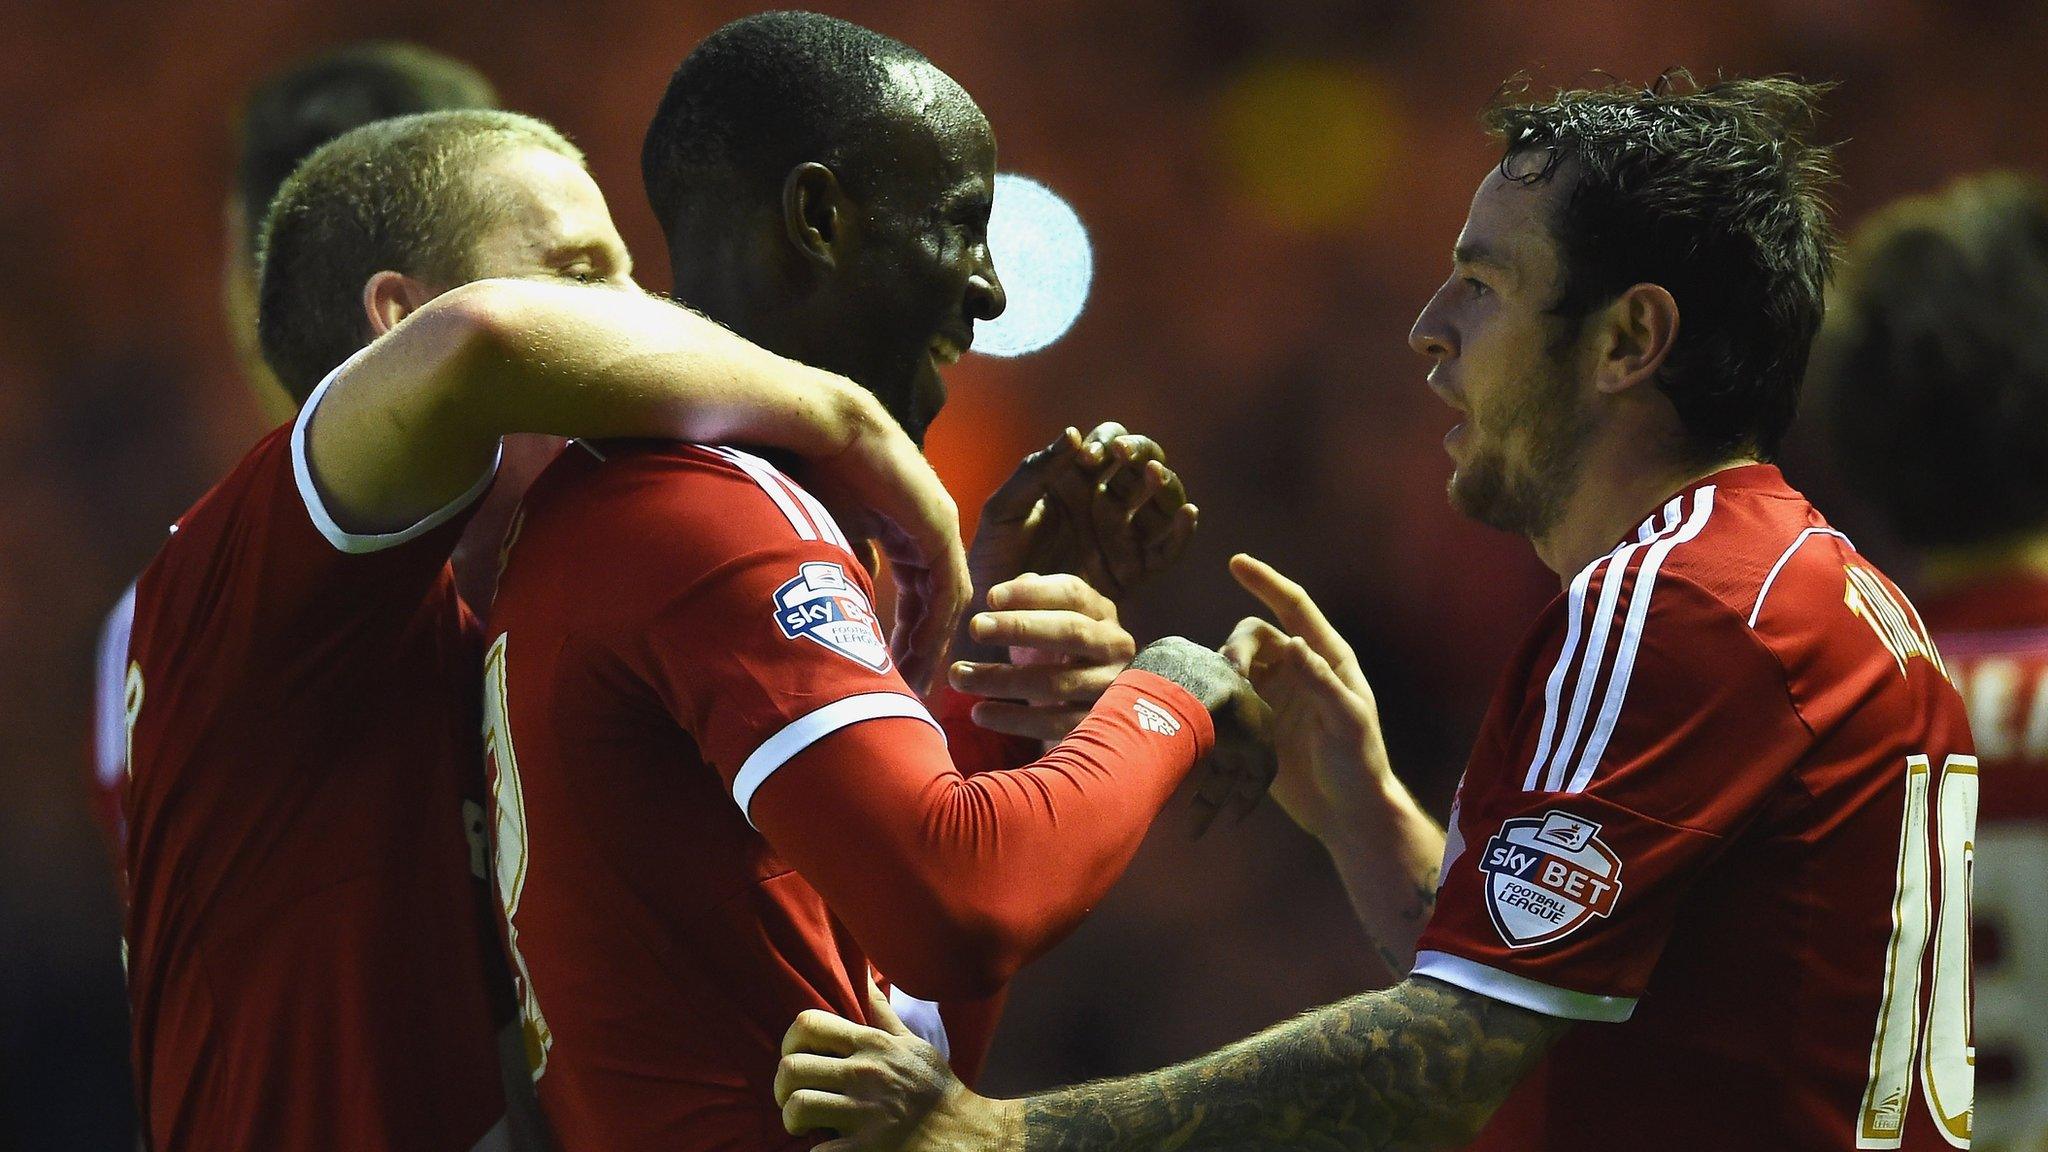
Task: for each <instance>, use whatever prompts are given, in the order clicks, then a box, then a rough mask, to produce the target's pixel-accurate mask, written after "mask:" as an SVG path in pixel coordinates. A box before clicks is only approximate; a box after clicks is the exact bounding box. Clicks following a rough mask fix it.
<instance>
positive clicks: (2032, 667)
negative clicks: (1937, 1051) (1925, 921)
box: [1921, 571, 2048, 1150]
mask: <svg viewBox="0 0 2048 1152" xmlns="http://www.w3.org/2000/svg"><path fill="white" fill-rule="evenodd" d="M1921 599H1922V601H1923V604H1922V608H1923V609H1924V611H1925V613H1926V616H1927V627H1928V628H1929V630H1931V631H1932V632H1933V633H1934V640H1935V643H1937V644H1939V645H1940V646H1941V654H1942V658H1943V659H1944V660H1945V661H1947V663H1948V671H1949V676H1950V677H1951V678H1952V679H1954V680H1955V682H1956V687H1957V689H1959V690H1960V691H1961V692H1962V694H1963V702H1964V703H1965V704H1967V705H1968V706H1969V709H1970V730H1971V732H1972V733H1973V734H1974V736H1975V737H1976V740H1977V756H1978V758H1979V759H1980V760H1981V761H1982V762H1983V766H1982V770H1983V778H1984V807H1983V810H1982V812H1981V813H1980V814H1979V821H1978V827H1977V852H1976V867H1975V873H1974V879H1975V882H1976V886H1975V888H1974V890H1973V903H1974V905H1975V908H1976V917H1977V924H1976V927H1977V949H1976V960H1977V966H1976V976H1977V989H1976V992H1977V997H1976V1004H1977V1018H1976V1025H1977V1070H1978V1091H1977V1099H1978V1104H1979V1107H1978V1110H1977V1126H1976V1137H1977V1139H1976V1146H1977V1147H1978V1148H1980V1149H1993V1150H1997V1149H2020V1148H2026V1149H2038V1148H2048V1030H2043V1029H2042V1027H2041V1011H2042V1006H2043V1005H2044V1004H2048V911H2044V909H2043V907H2042V904H2041V894H2042V893H2043V892H2048V576H2043V575H2039V574H2033V573H2027V572H2023V571H2022V572H2010V573H2007V574H2004V575H2002V576H1996V577H1990V578H1986V579H1984V580H1981V581H1976V582H1973V583H1971V584H1969V585H1966V586H1961V587H1956V588H1952V589H1948V590H1945V591H1943V592H1941V593H1939V594H1937V595H1932V596H1923V597H1922V598H1921Z"/></svg>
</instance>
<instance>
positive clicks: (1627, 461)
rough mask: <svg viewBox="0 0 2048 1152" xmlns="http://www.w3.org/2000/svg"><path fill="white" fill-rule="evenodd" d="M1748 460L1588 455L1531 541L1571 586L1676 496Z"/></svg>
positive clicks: (1630, 453) (1749, 460)
mask: <svg viewBox="0 0 2048 1152" xmlns="http://www.w3.org/2000/svg"><path fill="white" fill-rule="evenodd" d="M1755 462H1756V461H1755V458H1754V457H1752V456H1748V455H1738V456H1730V457H1728V458H1726V459H1717V460H1714V461H1712V462H1711V463H1708V464H1704V465H1701V464H1685V463H1677V462H1672V461H1669V460H1660V459H1646V458H1645V456H1644V454H1643V453H1641V452H1633V451H1616V452H1607V453H1600V452H1594V453H1588V455H1587V462H1586V468H1585V470H1584V472H1582V473H1581V475H1580V477H1579V483H1578V486H1577V487H1576V488H1575V489H1573V491H1572V493H1571V495H1570V496H1568V497H1566V498H1565V502H1564V512H1563V514H1561V515H1560V516H1559V517H1558V519H1557V523H1556V525H1554V526H1553V527H1552V528H1551V530H1550V531H1548V532H1546V533H1544V534H1542V535H1541V536H1535V537H1531V538H1530V543H1531V544H1533V545H1535V547H1536V556H1537V558H1538V559H1540V560H1542V561H1543V564H1544V567H1546V568H1549V569H1550V570H1551V571H1552V572H1555V573H1557V576H1558V580H1559V581H1560V582H1562V583H1566V584H1569V583H1570V582H1571V579H1572V577H1574V576H1576V575H1578V574H1579V570H1580V569H1582V568H1584V567H1585V566H1586V565H1588V564H1591V563H1592V562H1593V561H1594V560H1596V559H1598V558H1599V557H1601V556H1604V555H1606V554H1607V553H1609V552H1611V551H1613V550H1614V546H1615V544H1616V542H1617V541H1620V540H1622V539H1624V538H1625V537H1627V536H1629V535H1631V534H1633V533H1634V532H1635V530H1636V527H1637V525H1640V524H1641V523H1642V522H1643V520H1644V519H1645V518H1646V517H1649V516H1651V515H1653V514H1654V513H1655V512H1656V511H1657V509H1658V508H1659V507H1660V506H1661V505H1663V504H1664V503H1665V502H1667V501H1669V500H1670V499H1671V497H1672V496H1674V495H1676V494H1677V493H1679V492H1681V491H1683V490H1684V489H1686V488H1687V487H1690V486H1691V485H1693V484H1695V483H1698V482H1699V481H1700V480H1703V479H1705V478H1706V477H1708V476H1712V475H1713V474H1714V473H1716V472H1719V471H1721V470H1722V469H1724V468H1733V467H1735V466H1736V465H1739V464H1753V463H1755Z"/></svg>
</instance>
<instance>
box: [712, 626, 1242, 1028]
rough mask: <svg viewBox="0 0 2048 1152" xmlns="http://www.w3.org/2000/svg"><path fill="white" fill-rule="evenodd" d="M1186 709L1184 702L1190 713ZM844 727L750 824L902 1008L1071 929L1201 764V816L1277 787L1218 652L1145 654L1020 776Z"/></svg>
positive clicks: (1238, 685) (922, 727)
mask: <svg viewBox="0 0 2048 1152" xmlns="http://www.w3.org/2000/svg"><path fill="white" fill-rule="evenodd" d="M1190 697H1192V699H1190ZM902 715H903V714H902V713H900V712H892V713H891V714H890V715H887V716H881V717H878V718H875V719H868V720H864V721H862V722H860V723H853V724H848V725H846V726H844V727H841V728H838V729H836V730H834V731H832V732H831V733H830V734H829V735H826V736H824V737H823V738H821V739H819V740H817V742H816V743H814V744H811V745H810V746H808V747H806V748H804V749H803V750H802V751H800V752H798V753H796V754H795V755H793V756H792V757H791V758H790V759H789V760H788V761H787V762H786V763H784V764H782V766H781V767H779V768H778V769H776V770H775V771H774V772H773V773H772V774H771V775H769V776H768V777H767V778H766V780H765V781H764V782H763V783H761V784H760V785H758V787H757V788H756V789H755V790H754V791H753V792H752V793H751V795H750V799H749V800H748V801H746V811H747V815H748V818H749V819H750V820H752V821H753V824H754V826H755V827H756V828H758V829H760V831H761V834H762V835H763V836H764V837H766V838H767V840H768V843H769V844H770V845H772V846H773V847H774V848H775V850H776V852H777V853H778V854H779V855H781V856H782V857H783V858H784V859H786V860H788V861H789V862H790V863H791V864H792V865H794V866H795V867H796V869H797V870H798V871H799V872H801V873H802V874H803V875H804V878H805V879H806V880H808V881H809V882H810V883H811V885H812V886H813V887H815V888H816V889H817V890H818V892H819V893H820V894H821V895H823V896H824V897H825V902H826V903H827V904H829V905H830V906H831V908H832V910H833V912H834V914H835V915H837V916H838V917H839V918H840V919H841V920H842V921H844V922H845V923H846V925H847V926H848V927H849V928H850V929H852V931H853V933H854V935H855V936H856V937H858V938H859V939H860V940H861V941H862V942H863V943H864V944H865V945H866V946H867V948H868V950H869V953H870V955H871V956H872V957H873V959H874V961H875V964H876V966H877V967H878V968H879V969H881V971H883V972H885V973H887V974H888V976H889V978H890V979H891V980H893V981H895V982H896V983H897V984H899V985H900V986H902V987H903V989H904V990H905V991H907V992H909V993H910V994H912V995H914V996H920V997H923V998H926V999H933V1000H944V999H953V998H972V997H978V996H985V995H988V994H989V993H992V992H994V991H996V990H998V989H1000V988H1001V987H1002V986H1003V984H1004V983H1005V982H1007V981H1008V980H1009V978H1010V976H1011V975H1012V974H1013V973H1014V972H1015V971H1016V970H1017V968H1018V967H1020V966H1021V965H1023V964H1024V963H1027V962H1028V961H1029V960H1031V959H1032V958H1033V957H1035V956H1037V955H1039V954H1040V953H1042V952H1044V951H1045V950H1046V949H1047V948H1049V947H1051V946H1052V945H1053V944H1054V943H1057V942H1058V941H1059V940H1060V939H1062V938H1063V937H1065V935H1066V934H1067V933H1068V932H1070V931H1071V930H1072V929H1073V927H1074V926H1075V925H1076V924H1078V923H1079V922H1080V919H1081V917H1082V916H1084V915H1086V913H1087V912H1088V910H1089V908H1091V907H1092V906H1093V905H1094V904H1095V903H1096V902H1097V901H1098V900H1099V899H1100V898H1101V897H1102V895H1103V894H1104V893H1105V892H1107V891H1108V889H1109V887H1110V885H1111V884H1113V883H1115V881H1116V878H1117V877H1118V876H1119V875H1121V874H1122V872H1123V870H1124V867H1125V866H1126V865H1127V864H1129V863H1130V860H1131V857H1132V856H1133V855H1134V854H1135V853H1136V852H1137V849H1138V845H1139V844H1140V843H1141V842H1142V841H1143V839H1144V837H1145V831H1146V829H1147V828H1149V827H1150V826H1151V823H1152V820H1153V817H1154V816H1155V815H1157V813H1158V812H1159V810H1160V808H1161V807H1162V806H1163V805H1164V804H1165V803H1166V802H1167V800H1168V799H1170V798H1171V797H1172V795H1173V792H1174V789H1175V787H1176V786H1177V785H1178V784H1179V783H1180V781H1181V779H1182V778H1183V777H1184V776H1185V775H1186V774H1187V773H1188V772H1189V770H1190V769H1191V768H1192V767H1193V766H1194V764H1195V762H1196V761H1197V760H1201V761H1203V765H1204V766H1203V769H1202V771H1201V773H1200V776H1199V780H1200V783H1199V784H1198V786H1197V788H1196V793H1197V797H1196V803H1197V806H1198V809H1199V810H1201V811H1205V812H1207V813H1210V814H1213V813H1215V812H1217V811H1220V810H1223V809H1226V808H1231V807H1241V806H1244V805H1245V804H1246V803H1247V802H1255V801H1256V799H1257V797H1258V796H1259V795H1260V794H1262V793H1263V792H1264V791H1265V788H1266V784H1267V782H1268V781H1269V780H1270V779H1271V776H1272V771H1271V757H1270V754H1269V753H1268V751H1267V749H1266V744H1265V740H1266V737H1265V724H1266V720H1265V706H1264V704H1263V703H1262V702H1260V701H1259V699H1258V697H1257V696H1256V695H1255V694H1254V693H1253V692H1252V689H1251V686H1250V685H1249V684H1248V683H1246V682H1245V681H1244V679H1243V678H1242V677H1240V676H1238V675H1237V674H1236V673H1235V672H1233V671H1232V670H1231V669H1230V667H1229V665H1228V664H1226V663H1225V662H1224V660H1223V658H1222V656H1221V655H1219V654H1218V653H1216V652H1214V651H1212V650H1209V649H1205V648H1202V647H1200V646H1199V645H1196V644H1193V643H1190V642H1188V641H1186V640H1183V639H1180V638H1178V637H1168V638H1166V639H1164V640H1160V641H1155V642H1154V643H1153V644H1151V645H1148V646H1147V647H1146V648H1145V649H1144V650H1143V651H1141V652H1140V653H1138V656H1137V658H1136V659H1135V660H1133V661H1132V664H1131V670H1130V671H1127V672H1125V673H1124V674H1123V675H1122V676H1120V677H1119V678H1118V679H1117V681H1116V683H1115V684H1114V685H1113V686H1112V687H1111V688H1110V690H1109V691H1108V692H1107V693H1105V694H1104V695H1103V696H1102V698H1101V700H1100V701H1098V702H1097V704H1096V705H1095V708H1094V709H1093V710H1092V711H1091V712H1090V714H1089V716H1088V718H1087V719H1086V720H1084V721H1083V722H1082V723H1081V725H1080V726H1079V727H1078V728H1077V729H1075V731H1074V732H1073V733H1072V734H1071V735H1070V736H1068V737H1067V738H1066V739H1065V740H1063V741H1061V743H1060V744H1059V745H1057V746H1056V747H1054V748H1053V749H1052V750H1051V751H1049V752H1048V753H1046V755H1045V756H1044V757H1043V758H1042V759H1040V760H1038V761H1036V762H1035V763H1032V764H1030V765H1027V766H1025V767H1022V768H1017V769H1010V770H1004V771H992V772H982V773H978V774H976V775H973V776H965V775H963V774H962V773H961V772H960V771H959V770H958V768H956V767H955V766H954V763H953V761H952V760H951V759H950V757H949V755H948V752H947V748H946V745H945V743H944V742H943V741H942V740H941V739H940V737H939V734H938V732H937V731H936V730H935V729H934V728H933V727H932V726H931V725H929V724H926V723H924V722H922V721H919V720H914V719H906V718H899V717H901V716H902Z"/></svg>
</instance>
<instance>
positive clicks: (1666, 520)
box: [1636, 496, 1683, 542]
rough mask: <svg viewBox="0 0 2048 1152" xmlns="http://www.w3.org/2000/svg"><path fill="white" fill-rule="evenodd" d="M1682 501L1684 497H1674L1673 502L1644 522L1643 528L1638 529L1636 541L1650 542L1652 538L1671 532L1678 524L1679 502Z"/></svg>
mask: <svg viewBox="0 0 2048 1152" xmlns="http://www.w3.org/2000/svg"><path fill="white" fill-rule="evenodd" d="M1681 499H1683V497H1680V496H1673V497H1672V498H1671V502H1670V503H1669V504H1666V505H1664V507H1662V508H1660V509H1658V511H1657V514H1656V515H1654V516H1651V517H1650V518H1649V519H1648V520H1645V521H1643V523H1642V526H1641V527H1639V528H1637V529H1636V539H1638V540H1642V541H1644V542H1648V540H1649V539H1650V537H1652V536H1656V535H1658V534H1659V533H1663V532H1669V531H1671V526H1672V525H1673V524H1676V523H1678V502H1679V501H1680V500H1681Z"/></svg>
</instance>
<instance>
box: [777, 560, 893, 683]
mask: <svg viewBox="0 0 2048 1152" xmlns="http://www.w3.org/2000/svg"><path fill="white" fill-rule="evenodd" d="M775 625H776V627H778V628H780V629H782V635H783V636H784V637H785V638H787V639H790V640H795V639H797V638H799V637H801V638H803V639H805V640H809V641H810V642H811V643H813V644H817V645H820V646H822V647H824V648H826V649H828V650H830V651H832V652H835V653H837V654H839V655H841V656H844V657H846V658H847V659H848V660H851V661H853V662H854V663H856V664H859V665H861V666H862V667H864V668H868V669H870V670H872V671H875V672H887V671H888V670H889V645H888V643H887V642H885V641H884V640H883V639H882V629H881V625H880V623H879V622H878V621H877V620H876V619H875V610H874V608H873V607H871V606H870V605H869V604H868V598H867V594H866V593H865V592H862V591H861V589H860V585H858V584H856V583H854V582H853V581H851V580H849V579H847V578H846V569H845V568H842V567H840V566H839V565H837V564H833V563H829V562H826V561H814V562H812V563H809V564H804V565H802V566H800V567H798V568H797V574H796V578H795V579H793V580H790V581H788V582H787V583H785V584H783V585H782V587H780V588H777V589H776V590H775Z"/></svg>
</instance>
